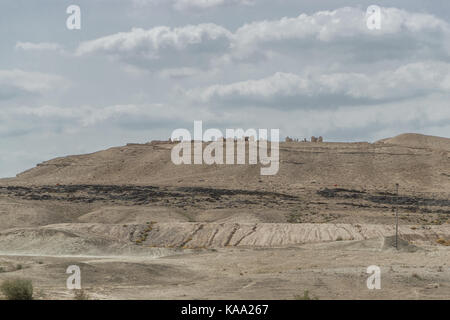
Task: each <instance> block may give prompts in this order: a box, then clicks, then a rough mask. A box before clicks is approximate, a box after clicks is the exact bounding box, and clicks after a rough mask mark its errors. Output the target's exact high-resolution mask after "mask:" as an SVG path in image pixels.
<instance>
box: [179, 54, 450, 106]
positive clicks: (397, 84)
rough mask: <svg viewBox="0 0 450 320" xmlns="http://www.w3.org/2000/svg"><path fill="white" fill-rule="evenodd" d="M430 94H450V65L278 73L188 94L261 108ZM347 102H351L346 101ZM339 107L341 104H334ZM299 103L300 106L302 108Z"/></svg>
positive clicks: (422, 63)
mask: <svg viewBox="0 0 450 320" xmlns="http://www.w3.org/2000/svg"><path fill="white" fill-rule="evenodd" d="M430 92H447V93H450V64H448V63H439V62H421V63H412V64H407V65H404V66H401V67H399V68H396V69H394V70H387V71H380V72H378V73H375V74H372V73H369V74H365V73H325V74H321V73H318V74H312V73H310V74H303V75H297V74H292V73H282V72H277V73H275V74H274V75H272V76H269V77H266V78H262V79H259V80H246V81H240V82H235V83H231V84H225V85H212V86H209V87H206V88H200V89H192V90H188V91H186V95H187V96H188V97H189V98H190V99H191V100H194V101H201V102H204V103H208V102H212V103H215V102H223V101H226V102H228V103H230V102H233V103H235V104H238V105H240V106H242V105H243V104H245V103H247V104H250V105H252V104H254V105H258V104H259V103H261V102H264V101H266V102H270V103H272V105H273V106H274V107H275V106H277V105H278V103H280V99H282V98H286V97H294V98H296V99H294V100H293V103H295V104H296V105H298V106H299V107H301V103H302V98H308V99H309V98H313V97H316V98H320V97H322V96H330V95H331V96H336V97H347V98H350V99H368V100H371V101H373V100H383V99H400V98H408V97H412V96H417V95H424V94H428V93H430ZM346 102H347V103H348V101H346ZM334 103H335V104H336V105H339V101H338V100H336V101H334ZM299 104H300V105H299Z"/></svg>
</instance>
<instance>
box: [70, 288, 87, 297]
mask: <svg viewBox="0 0 450 320" xmlns="http://www.w3.org/2000/svg"><path fill="white" fill-rule="evenodd" d="M73 298H74V299H75V300H89V295H88V294H87V293H86V292H85V291H84V290H83V289H80V290H74V292H73Z"/></svg>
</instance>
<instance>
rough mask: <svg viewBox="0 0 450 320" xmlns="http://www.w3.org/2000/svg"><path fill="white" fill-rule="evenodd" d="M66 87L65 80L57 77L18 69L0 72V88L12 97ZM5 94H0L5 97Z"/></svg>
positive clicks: (66, 82)
mask: <svg viewBox="0 0 450 320" xmlns="http://www.w3.org/2000/svg"><path fill="white" fill-rule="evenodd" d="M68 85H69V83H68V81H67V80H65V79H64V78H63V77H61V76H57V75H52V74H47V73H41V72H29V71H23V70H20V69H13V70H0V86H1V87H3V88H4V89H5V90H6V91H7V92H11V93H12V94H13V95H15V94H18V93H23V92H27V93H35V94H36V93H37V94H42V93H45V92H48V91H50V90H53V89H65V88H67V86H68ZM7 92H0V93H2V94H3V95H7ZM0 98H1V95H0Z"/></svg>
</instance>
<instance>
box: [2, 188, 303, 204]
mask: <svg viewBox="0 0 450 320" xmlns="http://www.w3.org/2000/svg"><path fill="white" fill-rule="evenodd" d="M1 194H3V195H7V196H10V197H16V198H21V199H24V200H36V201H44V200H53V201H69V202H75V203H94V202H114V203H123V204H129V205H146V204H152V203H153V204H158V205H163V206H172V207H186V206H190V207H205V206H211V205H214V204H216V205H218V204H220V205H222V206H224V207H228V206H231V207H236V206H238V207H239V206H242V205H264V204H265V203H272V204H275V205H284V204H283V201H284V200H290V201H294V202H295V201H300V199H299V198H298V197H296V196H292V195H288V194H283V193H277V192H268V191H255V190H238V189H215V188H205V187H157V186H133V185H54V186H30V187H25V186H0V195H1Z"/></svg>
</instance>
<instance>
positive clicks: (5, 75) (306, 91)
mask: <svg viewBox="0 0 450 320" xmlns="http://www.w3.org/2000/svg"><path fill="white" fill-rule="evenodd" d="M72 4H76V5H78V6H80V8H81V29H80V30H69V29H67V27H66V19H67V18H68V16H69V15H68V14H67V13H66V8H67V7H68V6H69V5H72ZM369 5H378V6H380V7H381V8H382V12H381V29H379V30H370V29H369V28H368V27H367V25H366V10H367V7H368V6H369ZM0 15H1V19H0V38H1V40H2V41H1V42H0V110H1V111H0V112H1V117H0V177H6V176H14V175H15V174H16V173H18V172H21V171H23V170H25V169H28V168H30V167H33V166H35V165H36V164H37V163H39V162H42V161H44V160H48V159H50V158H54V157H56V156H64V155H69V154H80V153H86V152H93V151H97V150H100V149H104V148H107V147H111V146H117V145H123V144H125V143H127V142H147V141H149V140H152V139H167V138H168V137H169V136H170V135H171V133H172V131H173V130H174V129H176V128H180V127H184V128H188V129H191V130H192V126H193V121H194V120H203V124H204V128H211V127H214V128H219V129H225V128H238V127H241V128H245V129H247V128H268V129H270V128H279V129H280V134H281V136H282V137H285V136H291V137H292V136H293V137H298V138H303V137H310V136H311V135H322V136H324V137H325V140H328V141H375V140H377V139H381V138H385V137H389V136H393V135H397V134H400V133H404V132H418V133H424V134H432V135H439V136H445V137H450V102H449V101H450V99H449V98H450V3H449V2H448V0H433V1H430V0H423V1H422V0H421V1H419V0H397V1H395V0H394V1H392V0H391V1H381V0H379V1H378V2H376V1H374V0H371V1H364V0H358V1H350V0H342V1H341V0H321V1H313V0H292V1H291V0H71V1H65V0H40V1H29V0H27V1H24V0H2V1H1V3H0Z"/></svg>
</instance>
